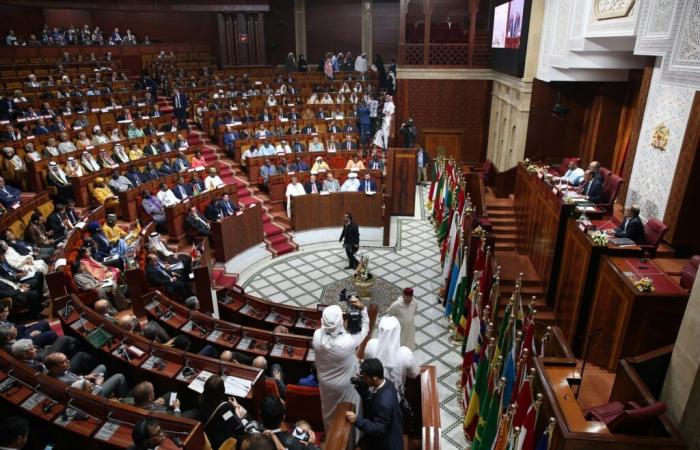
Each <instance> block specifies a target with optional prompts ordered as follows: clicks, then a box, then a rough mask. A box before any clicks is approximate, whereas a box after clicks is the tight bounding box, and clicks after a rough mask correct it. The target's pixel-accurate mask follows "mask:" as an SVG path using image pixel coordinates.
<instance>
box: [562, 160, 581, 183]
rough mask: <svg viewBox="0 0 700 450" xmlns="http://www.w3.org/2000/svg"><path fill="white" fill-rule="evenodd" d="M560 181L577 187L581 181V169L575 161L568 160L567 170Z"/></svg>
mask: <svg viewBox="0 0 700 450" xmlns="http://www.w3.org/2000/svg"><path fill="white" fill-rule="evenodd" d="M561 181H563V182H565V183H568V184H570V185H572V186H578V185H579V184H581V181H583V169H582V168H580V167H579V166H578V164H576V161H574V160H570V161H569V170H567V171H566V173H565V174H564V176H562V177H561Z"/></svg>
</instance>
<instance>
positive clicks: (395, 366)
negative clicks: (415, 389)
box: [374, 316, 406, 386]
mask: <svg viewBox="0 0 700 450" xmlns="http://www.w3.org/2000/svg"><path fill="white" fill-rule="evenodd" d="M400 349H401V324H400V323H399V320H398V319H397V318H396V317H393V316H385V317H383V318H382V320H380V321H379V326H378V327H377V350H376V354H375V356H374V357H375V358H377V359H378V360H379V361H381V362H382V365H383V366H384V377H386V378H388V379H389V380H391V382H392V383H394V386H403V382H404V379H405V378H406V375H405V371H406V369H405V367H404V366H403V364H401V361H400V360H399V353H400V352H399V350H400Z"/></svg>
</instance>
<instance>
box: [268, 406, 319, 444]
mask: <svg viewBox="0 0 700 450" xmlns="http://www.w3.org/2000/svg"><path fill="white" fill-rule="evenodd" d="M285 414H286V411H285V407H284V403H283V402H282V400H280V399H279V398H277V397H274V396H272V395H269V396H267V397H265V399H263V401H262V404H261V405H260V420H261V422H262V426H263V428H265V431H266V432H269V433H271V434H272V435H273V436H275V437H276V438H277V441H278V442H279V443H280V444H281V448H285V449H286V450H303V449H309V450H320V449H319V447H317V446H316V445H315V444H314V443H313V442H314V441H315V438H316V436H315V434H314V433H313V431H311V432H309V431H307V430H305V429H302V428H300V427H299V428H298V427H296V426H295V427H294V429H293V430H292V433H288V432H286V431H282V424H283V423H284V418H285Z"/></svg>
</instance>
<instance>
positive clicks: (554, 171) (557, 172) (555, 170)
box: [549, 156, 581, 177]
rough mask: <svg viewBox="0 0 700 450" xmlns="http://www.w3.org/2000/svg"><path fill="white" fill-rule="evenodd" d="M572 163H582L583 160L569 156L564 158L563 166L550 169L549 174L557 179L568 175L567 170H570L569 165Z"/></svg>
mask: <svg viewBox="0 0 700 450" xmlns="http://www.w3.org/2000/svg"><path fill="white" fill-rule="evenodd" d="M571 161H573V162H575V163H576V164H580V163H581V158H577V157H575V156H567V157H566V158H564V159H563V160H562V162H561V166H559V168H554V167H552V168H550V169H549V173H550V174H552V175H554V176H555V177H560V176H562V175H564V174H565V173H566V171H567V170H569V164H570V163H571Z"/></svg>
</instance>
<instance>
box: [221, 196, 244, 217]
mask: <svg viewBox="0 0 700 450" xmlns="http://www.w3.org/2000/svg"><path fill="white" fill-rule="evenodd" d="M219 207H220V208H221V212H222V213H223V214H224V217H228V216H232V215H234V214H236V212H238V211H240V210H241V207H240V206H238V205H237V204H236V203H234V202H233V201H231V198H230V196H229V194H228V193H224V195H222V196H221V200H219Z"/></svg>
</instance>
